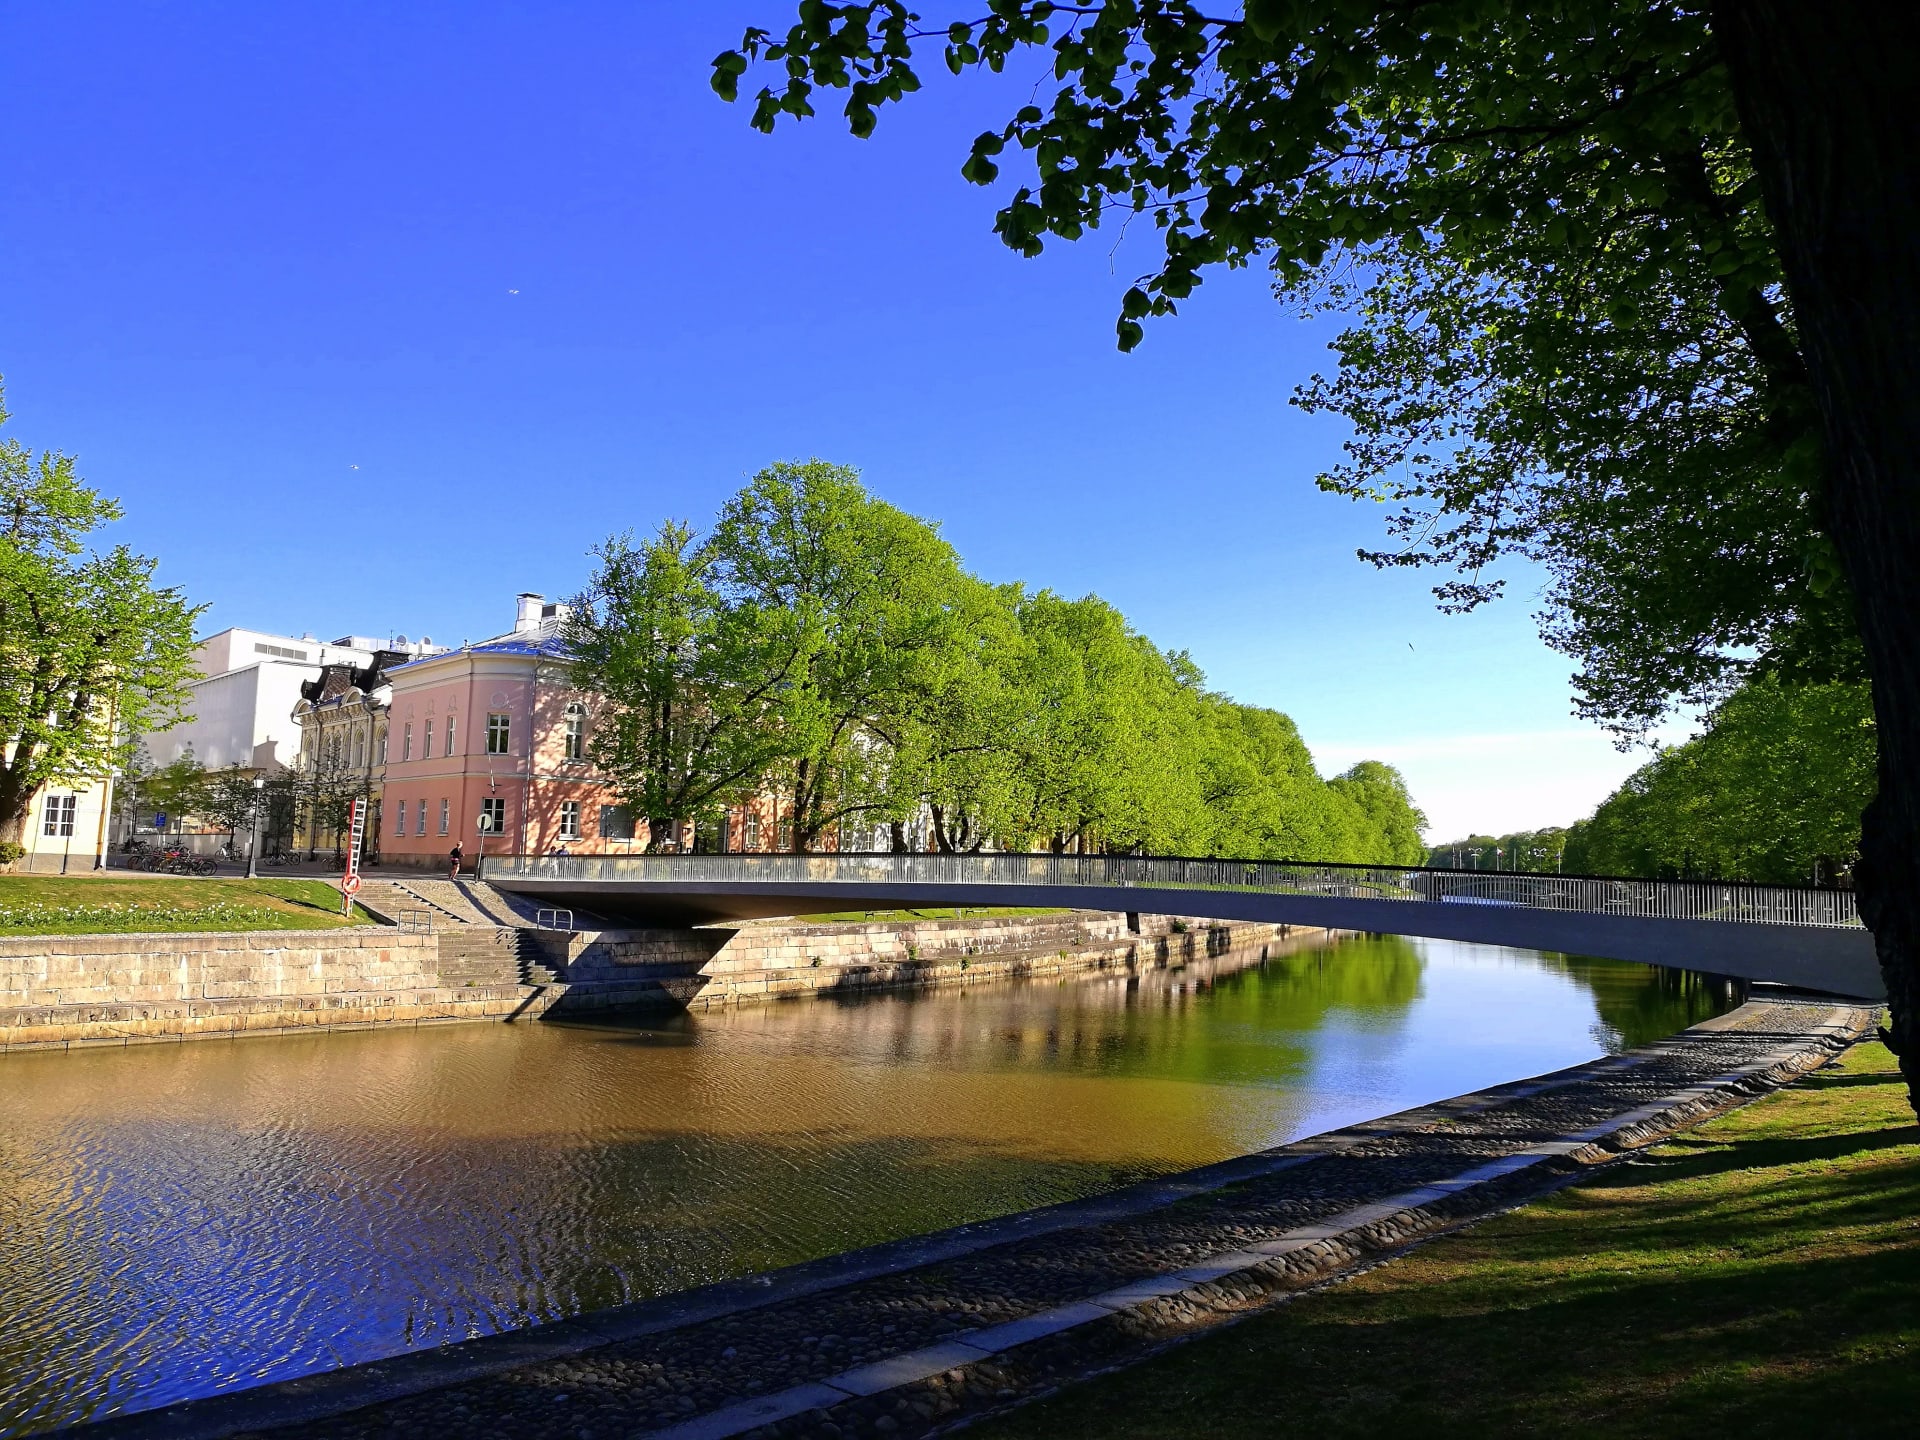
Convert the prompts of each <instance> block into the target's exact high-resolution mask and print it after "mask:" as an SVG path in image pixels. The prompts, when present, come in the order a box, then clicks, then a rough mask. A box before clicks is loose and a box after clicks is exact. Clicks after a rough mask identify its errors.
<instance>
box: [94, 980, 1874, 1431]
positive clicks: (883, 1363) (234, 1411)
mask: <svg viewBox="0 0 1920 1440" xmlns="http://www.w3.org/2000/svg"><path fill="white" fill-rule="evenodd" d="M1870 1018H1871V1012H1870V1011H1868V1010H1866V1009H1863V1008H1859V1007H1846V1006H1836V1005H1834V1004H1831V1003H1826V1002H1811V1001H1793V1000H1770V1001H1765V1002H1755V1003H1750V1004H1747V1005H1744V1006H1742V1007H1741V1008H1740V1009H1738V1010H1736V1011H1734V1012H1733V1013H1732V1014H1730V1015H1727V1016H1723V1017H1721V1018H1720V1019H1719V1020H1717V1021H1711V1022H1708V1023H1707V1024H1705V1025H1701V1026H1696V1027H1695V1028H1694V1029H1692V1030H1689V1031H1686V1032H1684V1033H1682V1034H1681V1035H1678V1036H1675V1037H1673V1038H1672V1039H1670V1040H1667V1041H1663V1042H1661V1043H1660V1044H1657V1045H1651V1046H1647V1047H1644V1048H1642V1049H1639V1050H1636V1051H1632V1052H1630V1053H1628V1054H1626V1055H1622V1056H1616V1057H1610V1058H1607V1059H1603V1060H1599V1061H1595V1062H1593V1063H1591V1064H1587V1065H1582V1066H1577V1067H1574V1068H1572V1069H1569V1070H1564V1071H1560V1072H1557V1073H1555V1074H1553V1075H1549V1076H1544V1077H1540V1078H1537V1079H1534V1080H1530V1081H1524V1082H1519V1083H1516V1084H1513V1085H1507V1086H1502V1087H1499V1088H1496V1089H1493V1090H1488V1091H1484V1092H1481V1093H1478V1094H1474V1095H1465V1096H1460V1097H1457V1098H1455V1099H1453V1100H1448V1101H1443V1102H1441V1103H1439V1104H1436V1105H1430V1106H1425V1107H1422V1108H1420V1109H1417V1110H1411V1111H1407V1112H1404V1113H1403V1114H1400V1115H1396V1116H1390V1117H1388V1118H1386V1119H1383V1120H1379V1121H1374V1122H1371V1123H1369V1124H1365V1125H1359V1126H1354V1127H1352V1128H1350V1129H1347V1130H1342V1131H1337V1132H1334V1133H1331V1134H1328V1135H1323V1136H1317V1137H1314V1138H1313V1139H1309V1140H1304V1141H1300V1142H1297V1143H1295V1144H1292V1145H1286V1146H1282V1147H1279V1148H1278V1149H1275V1150H1271V1151H1266V1152H1263V1153H1260V1154H1257V1155H1250V1156H1246V1157H1243V1158H1241V1159H1239V1160H1233V1161H1228V1162H1225V1163H1223V1164H1220V1165H1214V1166H1210V1167H1207V1168H1206V1169H1203V1170H1198V1171H1192V1172H1188V1173H1187V1174H1184V1175H1179V1176H1173V1177H1169V1178H1167V1179H1164V1180H1159V1181H1152V1182H1148V1183H1146V1184H1143V1185H1137V1186H1132V1187H1129V1188H1128V1189H1126V1190H1122V1191H1119V1192H1116V1193H1115V1194H1113V1195H1110V1196H1104V1197H1100V1198H1097V1199H1094V1200H1090V1201H1082V1202H1076V1203H1074V1204H1070V1205H1063V1206H1056V1207H1053V1208H1052V1209H1049V1210H1041V1211H1033V1212H1028V1213H1026V1214H1023V1215H1016V1216H1010V1217H1008V1218H1007V1219H1005V1220H1000V1221H989V1222H985V1223H982V1224H979V1225H973V1226H963V1227H960V1228H959V1229H956V1230H950V1231H945V1232H941V1233H939V1234H936V1235H931V1236H924V1237H918V1238H915V1239H911V1240H906V1241H901V1242H896V1243H895V1244H892V1245H884V1246H879V1247H875V1248H874V1249H871V1250H866V1251H860V1252H855V1253H853V1254H851V1255H845V1256H837V1257H833V1258H831V1259H827V1260H823V1261H817V1262H813V1263H811V1264H807V1265H800V1266H795V1267H792V1268H790V1269H788V1270H783V1271H779V1272H776V1273H774V1274H773V1275H770V1276H755V1277H747V1278H746V1279H743V1280H739V1281H730V1282H726V1283H724V1284H720V1285H714V1286H708V1287H705V1288H704V1289H701V1290H696V1291H690V1292H686V1293H684V1294H681V1295H672V1296H664V1297H662V1298H660V1299H658V1300H653V1301H646V1302H642V1303H640V1304H636V1305H631V1306H626V1307H622V1308H620V1309H617V1310H610V1311H601V1312H598V1313H596V1314H593V1315H588V1316H583V1317H580V1318H579V1319H577V1320H572V1321H565V1322H560V1323H558V1324H554V1325H547V1326H539V1327H535V1328H534V1329H531V1330H526V1331H521V1332H517V1333H514V1334H509V1335H502V1336H493V1337H488V1338H485V1339H482V1340H477V1341H470V1342H467V1343H465V1344H462V1345H454V1346H449V1347H447V1348H445V1349H443V1350H440V1351H435V1352H429V1353H424V1354H416V1355H409V1356H402V1357H398V1358H396V1359H394V1360H389V1361H379V1362H374V1363H371V1364H367V1365H361V1366H356V1367H353V1368H351V1369H349V1370H345V1371H339V1372H335V1373H333V1374H331V1375H323V1376H315V1377H311V1378H309V1379H306V1380H297V1381H290V1382H286V1383H284V1384H280V1385H274V1386H267V1387H263V1388H262V1389H260V1390H257V1391H252V1392H243V1393H240V1394H236V1395H230V1396H224V1397H217V1398H214V1399H211V1400H206V1401H198V1402H192V1403H189V1404H186V1405H182V1406H176V1407H172V1408H171V1409H169V1410H165V1411H156V1412H152V1413H151V1414H149V1415H145V1416H140V1415H136V1416H131V1417H128V1418H126V1419H124V1420H121V1421H114V1422H107V1423H106V1424H104V1425H102V1426H100V1427H98V1433H100V1434H102V1435H111V1436H113V1437H115V1440H125V1437H134V1436H138V1437H158V1436H169V1437H186V1436H194V1437H211V1436H215V1435H235V1434H264V1433H269V1432H270V1433H272V1434H273V1435H274V1436H275V1440H308V1437H314V1440H317V1437H323V1436H325V1437H353V1440H359V1437H376V1436H391V1435H411V1434H431V1435H435V1436H448V1437H468V1436H472V1437H482V1436H513V1437H515V1440H614V1437H628V1436H634V1435H647V1434H656V1433H658V1434H663V1435H667V1436H671V1437H673V1440H720V1437H727V1436H733V1435H741V1434H757V1435H766V1436H789V1435H792V1436H799V1435H820V1436H840V1435H885V1436H892V1437H908V1436H915V1435H921V1434H925V1433H927V1432H929V1431H931V1430H934V1429H939V1428H944V1427H946V1426H949V1425H951V1424H954V1423H956V1422H957V1421H959V1420H961V1419H964V1418H966V1417H968V1416H970V1415H973V1414H977V1413H982V1412H984V1411H989V1410H992V1409H996V1408H1001V1407H1003V1406H1005V1405H1007V1404H1009V1403H1012V1402H1013V1401H1015V1400H1017V1399H1018V1398H1020V1397H1022V1396H1024V1395H1027V1394H1032V1393H1037V1392H1039V1391H1042V1390H1045V1389H1049V1388H1052V1387H1054V1386H1057V1385H1058V1384H1060V1383H1063V1382H1064V1381H1066V1380H1069V1379H1071V1378H1073V1377H1075V1376H1076V1375H1080V1374H1085V1373H1089V1372H1090V1371H1093V1370H1097V1369H1102V1368H1106V1367H1109V1366H1112V1365H1114V1364H1119V1363H1126V1362H1127V1361H1129V1360H1132V1359H1135V1358H1138V1357H1139V1356H1141V1355H1144V1354H1145V1353H1148V1352H1149V1351H1150V1350H1152V1349H1153V1348H1156V1347H1158V1346H1160V1345H1163V1344H1165V1343H1167V1342H1168V1341H1169V1340H1172V1339H1177V1338H1179V1337H1180V1336H1182V1335H1185V1334H1187V1333H1191V1332H1193V1331H1195V1330H1197V1329H1200V1328H1204V1327H1206V1326H1208V1325H1211V1324H1216V1323H1219V1322H1220V1321H1221V1320H1222V1319H1225V1318H1231V1317H1232V1316H1234V1315H1236V1314H1241V1313H1245V1312H1246V1311H1248V1310H1252V1309H1257V1308H1259V1307H1260V1306H1263V1305H1266V1304H1269V1303H1272V1302H1273V1301H1274V1300H1275V1299H1276V1298H1278V1297H1280V1296H1283V1295H1284V1294H1287V1293H1290V1292H1292V1291H1296V1290H1298V1289H1301V1288H1303V1287H1305V1286H1308V1285H1311V1284H1314V1283H1318V1282H1320V1281H1322V1280H1325V1279H1327V1278H1328V1277H1330V1276H1332V1275H1335V1274H1338V1273H1339V1272H1340V1271H1341V1270H1343V1269H1346V1268H1350V1267H1352V1266H1354V1265H1356V1264H1362V1263H1367V1262H1369V1261H1371V1260H1374V1259H1378V1258H1379V1257H1380V1256H1382V1255H1383V1254H1390V1253H1392V1252H1393V1251H1395V1250H1396V1249H1398V1248H1401V1247H1403V1246H1405V1245H1406V1244H1408V1243H1411V1242H1413V1241H1415V1240H1417V1239H1419V1238H1421V1237H1423V1236H1426V1235H1430V1234H1435V1233H1439V1232H1440V1231H1443V1230H1446V1229H1448V1228H1452V1227H1453V1226H1456V1225H1458V1224H1460V1223H1463V1222H1464V1221H1467V1220H1471V1219H1474V1218H1477V1217H1479V1216H1481V1215H1484V1214H1487V1213H1489V1212H1491V1211H1493V1210H1497V1209H1499V1208H1503V1207H1505V1206H1507V1205H1511V1204H1513V1203H1516V1202H1517V1201H1519V1200H1523V1199H1525V1198H1527V1197H1529V1196H1532V1195H1536V1194H1539V1193H1542V1192H1543V1191H1544V1190H1547V1189H1550V1188H1553V1187H1554V1186H1557V1185H1559V1184H1563V1183H1566V1182H1567V1180H1568V1179H1570V1178H1572V1177H1575V1176H1577V1175H1578V1174H1579V1173H1580V1172H1581V1171H1582V1169H1583V1167H1584V1166H1586V1165H1589V1164H1592V1163H1594V1162H1596V1161H1600V1160H1604V1159H1606V1158H1608V1157H1609V1156H1610V1155H1612V1154H1615V1153H1617V1152H1618V1151H1619V1150H1621V1149H1623V1148H1628V1147H1631V1146H1633V1145H1637V1144H1643V1143H1646V1142H1647V1141H1648V1140H1650V1139H1652V1138H1655V1137H1657V1136H1658V1135H1660V1134H1663V1133H1666V1132H1668V1131H1670V1130H1672V1129H1674V1128H1677V1127H1679V1126H1682V1125H1685V1124H1690V1123H1693V1122H1695V1121H1697V1120H1699V1119H1700V1118H1703V1117H1704V1116H1706V1115H1709V1114H1712V1113H1716V1112H1717V1111H1720V1110H1723V1109H1726V1108H1728V1107H1729V1106H1730V1105H1733V1104H1736V1103H1739V1102H1740V1101H1741V1100H1743V1099H1746V1098H1750V1097H1751V1096H1753V1095H1755V1094H1759V1093H1764V1092H1765V1091H1766V1090H1769V1089H1771V1088H1774V1087H1775V1086H1776V1085H1778V1084H1781V1083H1784V1082H1785V1081H1787V1080H1789V1079H1791V1078H1793V1077H1794V1076H1795V1075H1798V1074H1800V1073H1803V1072H1804V1071H1806V1070H1809V1069H1812V1068H1814V1067H1816V1066H1818V1065H1819V1064H1822V1063H1824V1062H1825V1061H1826V1060H1827V1059H1828V1058H1830V1057H1831V1056H1832V1055H1833V1054H1834V1053H1836V1052H1837V1051H1838V1050H1839V1049H1840V1048H1842V1047H1843V1046H1844V1045H1845V1044H1847V1043H1849V1042H1850V1041H1851V1040H1852V1039H1854V1038H1857V1037H1858V1035H1860V1034H1861V1033H1862V1032H1863V1031H1864V1030H1865V1028H1866V1027H1867V1025H1868V1023H1869V1021H1870Z"/></svg>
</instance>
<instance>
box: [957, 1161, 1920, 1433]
mask: <svg viewBox="0 0 1920 1440" xmlns="http://www.w3.org/2000/svg"><path fill="white" fill-rule="evenodd" d="M1907 1188H1908V1189H1910V1188H1911V1187H1907ZM1887 1198H1888V1199H1889V1200H1891V1198H1892V1197H1887ZM1889 1208H1891V1207H1890V1206H1889ZM1570 1228H1574V1229H1578V1228H1579V1227H1578V1226H1574V1227H1570ZM1594 1248H1598V1245H1596V1246H1595V1247H1594ZM1476 1263H1477V1264H1478V1265H1480V1266H1483V1267H1485V1269H1484V1270H1482V1271H1481V1272H1480V1273H1476V1270H1475V1266H1476ZM1402 1266H1403V1267H1404V1268H1399V1267H1397V1268H1398V1274H1397V1276H1396V1277H1395V1278H1393V1279H1387V1278H1385V1272H1383V1276H1382V1278H1381V1279H1380V1280H1379V1281H1377V1282H1364V1281H1363V1282H1360V1283H1357V1284H1355V1285H1352V1286H1349V1287H1342V1288H1340V1289H1336V1290H1332V1291H1329V1292H1326V1293H1324V1294H1321V1295H1317V1296H1313V1297H1310V1298H1307V1299H1304V1300H1302V1301H1300V1302H1298V1303H1296V1304H1293V1305H1289V1306H1287V1307H1285V1308H1283V1309H1281V1310H1279V1311H1276V1312H1272V1313H1270V1314H1267V1315H1263V1316H1260V1317H1257V1318H1255V1319H1253V1320H1250V1321H1248V1322H1247V1323H1245V1324H1243V1325H1240V1326H1237V1327H1235V1328H1234V1329H1232V1330H1230V1331H1226V1332H1223V1333H1219V1334H1216V1335H1212V1336H1208V1337H1205V1338H1202V1339H1200V1340H1198V1341H1196V1342H1195V1343H1194V1344H1192V1345H1189V1346H1184V1347H1181V1348H1179V1349H1176V1350H1174V1351H1171V1352H1169V1353H1167V1354H1165V1355H1163V1356H1161V1357H1159V1358H1157V1359H1155V1360H1152V1361H1149V1362H1147V1363H1146V1364H1143V1365H1141V1366H1139V1367H1137V1368H1135V1369H1133V1370H1129V1371H1125V1372H1122V1373H1120V1374H1118V1375H1115V1376H1112V1377H1109V1378H1107V1379H1104V1380H1101V1381H1097V1382H1094V1383H1093V1384H1090V1385H1087V1386H1083V1387H1078V1388H1075V1389H1072V1390H1069V1391H1067V1392H1065V1393H1063V1394H1062V1395H1061V1396H1059V1397H1057V1398H1056V1399H1053V1400H1051V1401H1048V1402H1046V1403H1044V1404H1042V1405H1039V1406H1036V1407H1032V1408H1030V1409H1027V1410H1023V1411H1019V1412H1016V1413H1015V1414H1014V1415H1012V1416H1009V1417H1007V1418H1005V1419H1003V1420H1000V1421H998V1422H994V1423H989V1424H987V1425H984V1426H982V1427H981V1428H980V1429H979V1430H978V1431H976V1432H974V1433H977V1434H979V1435H981V1436H983V1437H987V1436H992V1437H1031V1440H1078V1437H1088V1440H1091V1437H1095V1436H1099V1437H1103V1440H1104V1437H1116V1440H1143V1437H1161V1436H1167V1437H1173V1436H1193V1435H1201V1434H1205V1435H1207V1436H1210V1437H1213V1436H1218V1437H1227V1440H1238V1437H1248V1440H1252V1437H1256V1436H1259V1437H1265V1436H1272V1435H1278V1434H1282V1433H1285V1434H1299V1435H1312V1436H1314V1437H1316V1440H1347V1437H1361V1436H1377V1435H1382V1436H1384V1435H1390V1436H1425V1435H1447V1436H1451V1435H1474V1436H1505V1435H1553V1436H1588V1435H1592V1436H1602V1435H1604V1436H1607V1437H1609V1440H1613V1437H1621V1436H1650V1437H1655V1436H1657V1437H1669V1436H1672V1437H1682V1436H1685V1437H1695V1436H1708V1435H1723V1434H1736V1435H1740V1436H1743V1437H1744V1436H1768V1435H1793V1436H1797V1437H1798V1436H1805V1435H1809V1434H1845V1435H1859V1436H1881V1435H1902V1436H1904V1435H1911V1434H1912V1433H1914V1430H1913V1416H1914V1413H1915V1407H1916V1405H1917V1404H1920V1377H1916V1374H1915V1370H1914V1367H1913V1362H1912V1358H1911V1357H1912V1353H1913V1347H1914V1344H1915V1342H1916V1340H1920V1245H1916V1244H1915V1243H1914V1242H1913V1241H1911V1240H1909V1241H1908V1242H1907V1244H1906V1245H1905V1247H1904V1248H1899V1249H1888V1250H1883V1251H1881V1252H1880V1253H1878V1254H1873V1255H1859V1254H1855V1255H1848V1256H1845V1257H1839V1258H1825V1259H1806V1260H1801V1259H1797V1258H1794V1257H1792V1256H1778V1257H1774V1258H1772V1259H1771V1260H1769V1261H1768V1262H1767V1263H1763V1264H1758V1265H1754V1264H1745V1265H1742V1264H1731V1263H1729V1264H1718V1265H1714V1264H1707V1265H1701V1266H1698V1267H1693V1268H1689V1269H1688V1270H1686V1271H1685V1272H1676V1271H1664V1272H1660V1273H1657V1274H1647V1273H1644V1272H1643V1273H1641V1274H1637V1275H1636V1274H1634V1273H1633V1272H1631V1271H1625V1272H1622V1271H1607V1272H1595V1273H1587V1274H1584V1275H1583V1274H1580V1273H1579V1272H1578V1271H1577V1269H1576V1270H1575V1271H1574V1273H1573V1274H1571V1275H1568V1274H1566V1273H1548V1267H1545V1266H1538V1265H1529V1264H1528V1263H1527V1261H1526V1259H1525V1258H1524V1257H1522V1256H1519V1255H1516V1254H1515V1253H1514V1251H1513V1247H1512V1246H1511V1244H1510V1243H1509V1241H1508V1240H1507V1239H1505V1238H1504V1237H1503V1238H1502V1239H1501V1240H1500V1241H1499V1242H1497V1243H1487V1242H1486V1241H1482V1240H1478V1239H1471V1238H1470V1239H1467V1240H1466V1241H1464V1242H1463V1243H1461V1244H1459V1245H1458V1247H1457V1248H1456V1249H1455V1250H1454V1251H1453V1252H1452V1253H1451V1254H1450V1255H1448V1256H1447V1257H1445V1259H1444V1260H1437V1262H1436V1263H1431V1264H1428V1265H1426V1266H1424V1267H1421V1266H1419V1265H1418V1264H1415V1265H1411V1266H1409V1265H1407V1264H1406V1262H1402ZM1423 1268H1424V1270H1425V1271H1426V1272H1427V1273H1421V1272H1422V1269H1423ZM1516 1271H1517V1272H1518V1273H1516Z"/></svg>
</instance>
